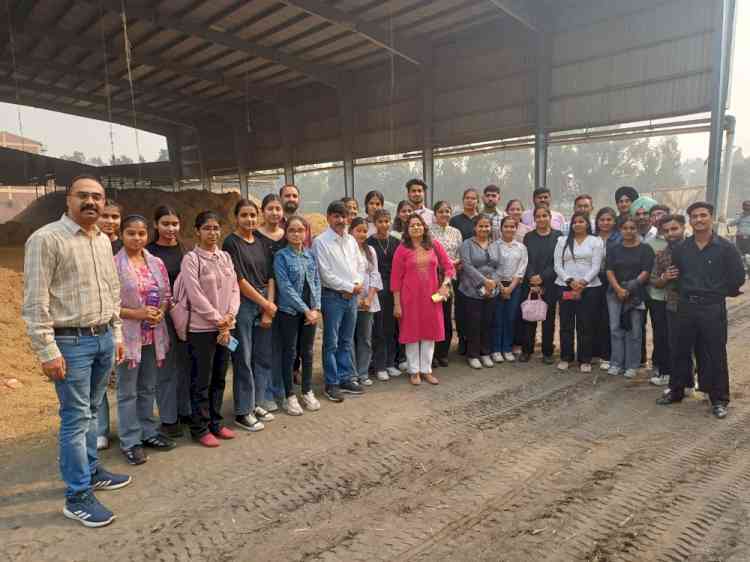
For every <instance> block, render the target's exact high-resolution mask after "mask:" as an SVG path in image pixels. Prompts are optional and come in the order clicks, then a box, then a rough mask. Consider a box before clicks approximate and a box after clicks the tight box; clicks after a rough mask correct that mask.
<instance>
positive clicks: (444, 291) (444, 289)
mask: <svg viewBox="0 0 750 562" xmlns="http://www.w3.org/2000/svg"><path fill="white" fill-rule="evenodd" d="M438 294H439V295H440V296H441V297H443V298H444V299H446V300H447V299H449V298H450V296H451V290H450V288H449V287H448V285H441V286H440V288H439V289H438Z"/></svg>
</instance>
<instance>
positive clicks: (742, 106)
mask: <svg viewBox="0 0 750 562" xmlns="http://www.w3.org/2000/svg"><path fill="white" fill-rule="evenodd" d="M736 25H737V29H736V33H735V50H734V61H733V75H732V82H731V92H730V107H729V113H731V114H733V115H734V116H735V117H736V118H737V136H736V141H735V142H736V145H737V146H740V147H744V149H745V153H746V154H750V73H748V72H743V70H742V67H743V66H744V65H746V60H747V55H748V54H750V0H738V2H737V22H736ZM18 112H19V106H16V105H15V104H7V103H2V102H0V130H7V131H10V132H12V133H16V134H19V118H18ZM20 112H21V119H20V121H21V124H22V127H23V136H25V137H27V138H31V139H34V140H37V141H40V142H41V143H43V144H44V145H45V147H46V148H47V154H48V155H50V156H61V155H63V154H72V153H73V151H76V150H79V151H81V152H83V153H84V154H85V155H86V156H87V157H89V158H90V157H94V156H99V157H101V159H102V160H104V161H105V162H106V161H108V160H109V159H110V156H111V154H112V150H111V144H112V143H110V124H109V123H107V122H105V121H96V120H93V119H86V118H83V117H77V116H73V115H66V114H63V113H55V112H52V111H46V110H43V109H37V108H33V107H26V106H20ZM112 133H113V135H112V136H113V140H114V149H115V154H116V155H118V156H120V155H123V154H124V155H126V156H129V157H130V158H132V159H133V160H137V159H138V156H139V150H138V147H140V155H141V156H143V158H144V159H145V160H146V161H147V162H150V161H154V160H156V159H157V157H158V155H159V151H160V150H161V149H162V148H166V146H167V144H166V139H165V138H164V137H162V136H160V135H155V134H153V133H148V132H145V131H139V132H138V135H137V136H138V138H137V141H136V134H135V132H134V130H133V129H132V128H129V127H124V126H122V125H117V124H115V125H112ZM679 141H680V149H681V150H682V155H683V158H706V157H707V156H708V134H707V133H700V134H692V135H681V136H680V138H679Z"/></svg>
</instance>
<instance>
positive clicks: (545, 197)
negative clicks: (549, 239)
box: [521, 187, 567, 232]
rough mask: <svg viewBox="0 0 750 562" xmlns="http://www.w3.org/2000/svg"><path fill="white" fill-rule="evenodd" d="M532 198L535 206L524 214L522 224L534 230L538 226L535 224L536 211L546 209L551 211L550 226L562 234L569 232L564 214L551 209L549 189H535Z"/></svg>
mask: <svg viewBox="0 0 750 562" xmlns="http://www.w3.org/2000/svg"><path fill="white" fill-rule="evenodd" d="M532 198H533V199H534V206H533V207H532V208H531V209H526V210H525V211H524V212H523V215H521V222H522V223H523V224H525V225H526V226H528V227H530V228H534V227H535V226H536V224H534V209H536V208H537V207H545V208H546V209H549V213H550V225H551V226H552V228H553V229H555V230H559V231H560V232H565V231H566V230H567V225H566V224H565V217H564V216H563V215H562V213H558V212H557V211H553V210H551V209H550V207H551V205H552V193H551V192H550V190H549V189H547V188H546V187H540V188H538V189H535V190H534V193H533V195H532Z"/></svg>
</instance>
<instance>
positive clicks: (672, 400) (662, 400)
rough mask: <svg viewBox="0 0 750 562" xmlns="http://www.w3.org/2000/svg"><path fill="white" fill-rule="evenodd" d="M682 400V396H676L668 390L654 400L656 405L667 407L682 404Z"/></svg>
mask: <svg viewBox="0 0 750 562" xmlns="http://www.w3.org/2000/svg"><path fill="white" fill-rule="evenodd" d="M682 399H683V395H681V394H677V393H676V392H674V391H673V390H668V391H667V392H665V393H664V394H662V395H661V396H660V397H659V398H657V399H656V403H657V404H659V406H669V405H670V404H678V403H679V402H682Z"/></svg>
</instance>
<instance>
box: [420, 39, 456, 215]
mask: <svg viewBox="0 0 750 562" xmlns="http://www.w3.org/2000/svg"><path fill="white" fill-rule="evenodd" d="M427 58H428V60H427V62H426V64H425V65H423V66H422V73H421V78H422V116H421V117H422V119H421V121H422V179H423V180H424V182H425V183H426V184H427V187H428V189H427V193H426V194H425V195H426V197H427V201H425V204H427V206H428V207H432V205H433V204H434V202H435V185H434V182H435V155H434V151H435V146H434V138H433V128H432V123H433V111H434V104H435V98H434V91H435V89H434V87H433V80H432V76H433V74H432V53H430V54H429V56H428V57H427ZM452 187H453V188H454V189H455V188H457V187H458V186H452Z"/></svg>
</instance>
